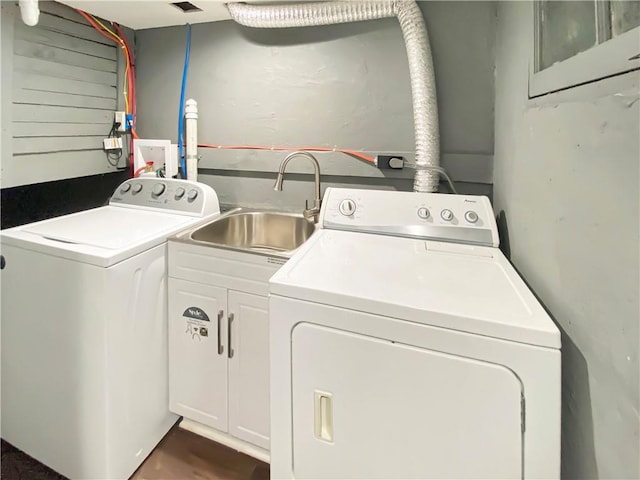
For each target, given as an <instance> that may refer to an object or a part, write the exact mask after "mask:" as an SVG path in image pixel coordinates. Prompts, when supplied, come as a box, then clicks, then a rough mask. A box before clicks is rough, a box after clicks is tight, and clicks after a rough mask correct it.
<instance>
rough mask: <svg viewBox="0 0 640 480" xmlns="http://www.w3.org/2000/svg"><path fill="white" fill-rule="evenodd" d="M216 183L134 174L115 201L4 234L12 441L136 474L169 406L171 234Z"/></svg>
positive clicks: (108, 473) (97, 471)
mask: <svg viewBox="0 0 640 480" xmlns="http://www.w3.org/2000/svg"><path fill="white" fill-rule="evenodd" d="M219 211H220V208H219V204H218V198H217V195H216V193H215V191H213V189H211V188H210V187H208V186H207V185H203V184H197V183H192V182H187V181H183V180H173V179H160V178H137V179H131V180H128V181H126V182H124V183H123V184H122V185H120V186H119V187H118V189H117V190H116V191H115V193H114V194H113V196H112V198H111V200H110V203H109V205H108V206H105V207H100V208H96V209H92V210H87V211H84V212H80V213H75V214H71V215H66V216H62V217H57V218H53V219H49V220H45V221H42V222H37V223H32V224H28V225H23V226H20V227H16V228H12V229H8V230H4V231H2V232H0V242H1V254H2V257H3V262H2V264H3V268H2V272H1V274H0V280H1V291H2V307H1V313H2V317H1V328H2V330H1V338H2V410H1V434H2V438H4V439H5V440H7V441H8V442H10V443H11V444H13V445H15V446H16V447H18V448H19V449H21V450H23V451H25V452H26V453H28V454H29V455H31V456H32V457H34V458H36V459H37V460H39V461H41V462H42V463H44V464H46V465H48V466H49V467H51V468H52V469H54V470H56V471H57V472H59V473H61V474H63V475H65V476H67V477H69V478H74V479H106V478H109V479H121V478H128V477H129V476H130V475H131V474H132V473H133V472H134V471H135V469H136V468H137V467H138V466H139V465H140V463H141V462H142V461H143V460H144V459H145V457H146V456H147V455H148V454H149V453H150V452H151V450H152V449H153V448H154V447H155V446H156V444H157V443H158V442H159V441H160V439H161V438H162V437H163V436H164V435H165V433H166V432H167V431H168V430H169V428H171V426H172V425H173V424H174V423H175V421H176V420H177V418H178V417H177V416H176V415H174V414H172V413H170V412H169V409H168V407H169V401H168V360H167V355H168V354H167V338H168V337H167V261H166V254H167V253H166V252H167V237H168V236H169V235H172V234H174V233H176V232H178V231H180V230H182V229H184V228H187V227H189V226H191V225H194V224H195V223H197V222H202V221H203V220H205V219H210V218H213V217H216V216H217V215H219Z"/></svg>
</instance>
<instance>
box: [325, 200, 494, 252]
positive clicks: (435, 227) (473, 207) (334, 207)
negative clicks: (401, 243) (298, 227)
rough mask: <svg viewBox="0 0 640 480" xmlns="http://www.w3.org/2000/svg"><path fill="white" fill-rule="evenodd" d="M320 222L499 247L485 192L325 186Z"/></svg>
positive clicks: (372, 231) (344, 228) (366, 230)
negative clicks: (404, 190) (477, 193)
mask: <svg viewBox="0 0 640 480" xmlns="http://www.w3.org/2000/svg"><path fill="white" fill-rule="evenodd" d="M319 221H320V225H321V228H329V229H335V230H349V231H353V232H366V233H377V234H382V235H392V236H399V237H410V238H419V239H425V240H438V241H443V242H455V243H465V244H471V245H485V246H492V247H497V246H498V245H499V239H498V228H497V225H496V220H495V217H494V214H493V209H492V207H491V202H490V201H489V199H488V198H487V197H485V196H476V195H449V194H440V193H418V192H395V191H388V190H361V189H347V188H327V190H326V191H325V194H324V200H323V203H322V210H321V212H320V220H319Z"/></svg>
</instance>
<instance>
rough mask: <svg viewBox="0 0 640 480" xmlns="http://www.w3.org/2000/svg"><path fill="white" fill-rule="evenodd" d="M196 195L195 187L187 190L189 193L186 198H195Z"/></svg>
mask: <svg viewBox="0 0 640 480" xmlns="http://www.w3.org/2000/svg"><path fill="white" fill-rule="evenodd" d="M197 196H198V191H197V190H196V189H193V190H189V193H188V194H187V198H188V199H189V200H195V199H196V197H197Z"/></svg>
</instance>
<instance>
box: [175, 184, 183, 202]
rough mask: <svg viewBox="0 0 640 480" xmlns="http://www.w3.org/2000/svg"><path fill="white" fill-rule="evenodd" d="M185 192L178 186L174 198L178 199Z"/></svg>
mask: <svg viewBox="0 0 640 480" xmlns="http://www.w3.org/2000/svg"><path fill="white" fill-rule="evenodd" d="M184 194H185V190H184V188H182V187H178V188H176V200H180V199H181V198H182V197H184Z"/></svg>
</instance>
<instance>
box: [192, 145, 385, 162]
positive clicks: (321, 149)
mask: <svg viewBox="0 0 640 480" xmlns="http://www.w3.org/2000/svg"><path fill="white" fill-rule="evenodd" d="M198 147H200V148H217V149H219V150H274V151H278V152H279V151H287V150H306V151H308V152H339V153H344V154H345V155H350V156H352V157H355V158H358V159H360V160H364V161H365V162H370V163H375V158H373V157H371V156H369V155H366V154H364V153H362V152H358V151H356V150H345V149H342V148H326V147H266V146H260V145H214V144H210V143H199V144H198Z"/></svg>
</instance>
